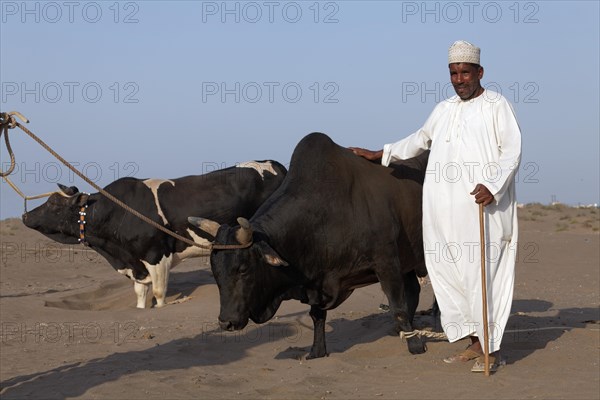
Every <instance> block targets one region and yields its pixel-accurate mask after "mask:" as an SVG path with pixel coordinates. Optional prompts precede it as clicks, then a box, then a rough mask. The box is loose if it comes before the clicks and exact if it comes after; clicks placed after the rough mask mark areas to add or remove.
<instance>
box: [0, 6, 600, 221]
mask: <svg viewBox="0 0 600 400" xmlns="http://www.w3.org/2000/svg"><path fill="white" fill-rule="evenodd" d="M0 11H1V25H0V36H1V37H0V46H1V47H0V82H1V87H0V108H1V109H2V111H8V110H18V111H21V112H22V113H23V114H24V115H26V116H27V117H28V118H29V119H30V120H31V123H30V124H29V128H30V129H31V130H32V131H33V132H35V133H37V134H38V135H40V136H41V137H42V138H43V139H44V140H45V141H46V142H47V143H48V144H50V145H51V146H52V147H54V148H55V149H56V150H57V151H58V152H59V153H60V154H61V155H63V156H64V157H65V158H66V159H67V160H69V161H72V162H74V163H75V164H76V165H77V166H78V167H79V168H81V169H82V170H83V171H84V172H85V173H87V174H88V175H90V177H91V178H92V179H94V180H95V181H96V182H97V183H98V184H100V185H101V186H104V185H106V184H108V183H110V182H111V181H113V180H114V179H116V178H119V177H122V176H128V175H133V176H136V177H139V178H147V177H164V178H174V177H179V176H184V175H190V174H201V173H205V172H209V171H211V170H214V169H216V168H221V167H228V166H232V165H235V164H236V163H238V162H243V161H247V160H252V159H275V160H278V161H280V162H281V163H283V164H285V165H287V164H288V163H289V159H290V156H291V154H292V151H293V149H294V146H295V145H296V143H297V142H298V141H299V140H300V139H301V138H302V137H303V136H304V135H306V134H307V133H309V132H312V131H321V132H325V133H327V134H329V135H330V136H331V137H332V138H333V139H334V140H335V141H336V142H337V143H339V144H341V145H344V146H360V147H367V148H372V149H380V148H381V147H382V145H383V144H384V143H390V142H394V141H396V140H398V139H400V138H402V137H404V136H407V135H408V134H410V133H412V132H413V131H415V130H417V129H418V128H419V127H420V126H421V125H422V124H423V123H424V121H425V119H426V118H427V116H428V115H429V113H430V112H431V111H432V109H433V107H434V106H435V104H436V103H437V102H438V101H440V100H443V99H444V98H446V97H449V96H450V95H453V94H454V93H453V90H452V88H451V87H450V86H448V80H449V76H448V69H447V49H448V47H449V46H450V45H451V44H452V43H453V42H454V41H455V40H459V39H464V40H468V41H470V42H472V43H475V44H476V45H478V46H479V47H481V49H482V53H481V60H482V61H481V63H482V65H483V66H484V68H485V75H484V78H483V80H482V82H483V84H484V86H485V87H487V88H489V89H493V90H496V91H500V92H501V93H502V94H503V95H504V96H505V97H506V98H507V99H508V100H509V101H510V102H511V103H512V104H513V106H514V108H515V111H516V114H517V118H518V121H519V124H520V126H521V130H522V135H523V157H522V163H521V168H520V170H519V174H518V176H517V196H518V200H519V201H520V202H525V203H527V202H535V201H538V202H542V203H548V202H550V201H551V199H552V196H555V197H556V200H558V201H562V202H565V203H569V204H575V205H576V204H579V203H582V204H589V203H598V202H599V197H600V194H599V191H600V190H599V181H600V178H599V170H600V166H599V152H600V143H599V137H600V126H599V109H600V104H599V93H600V83H599V75H600V73H599V72H600V67H599V39H598V38H599V37H600V33H599V14H600V10H599V2H597V1H580V2H577V1H569V2H566V1H564V2H563V1H519V2H517V1H497V2H488V1H473V2H461V1H459V2H436V1H431V2H422V1H332V2H328V1H319V2H317V1H296V2H293V1H256V2H245V1H227V2H223V1H181V2H177V1H169V2H166V1H121V2H116V1H96V2H87V1H82V2H79V1H74V2H62V1H56V2H42V1H29V2H22V1H1V2H0ZM11 139H12V144H13V147H14V150H15V152H16V156H17V170H16V173H15V174H14V175H13V176H12V178H13V181H15V182H16V183H17V184H18V185H19V186H21V187H22V189H23V190H24V191H25V192H26V193H27V194H38V193H42V192H46V191H49V190H53V189H54V188H55V187H56V183H57V182H60V183H63V184H66V185H76V186H78V187H79V188H80V189H81V190H86V191H90V190H91V188H90V187H89V186H88V185H87V184H85V183H84V182H82V181H81V180H80V179H79V178H77V177H74V176H73V175H72V173H70V172H69V171H68V170H67V168H66V167H64V166H62V165H60V164H58V162H57V161H56V160H54V159H53V158H52V157H51V156H50V155H48V154H46V153H45V152H44V151H43V150H42V149H41V148H39V147H38V145H37V144H35V143H34V142H33V141H32V140H31V139H29V138H27V137H25V136H24V135H23V134H21V133H19V132H17V131H12V132H11ZM1 146H2V151H1V152H0V157H1V158H0V162H1V163H2V169H6V168H7V166H8V164H7V161H8V158H7V153H6V150H5V149H4V144H3V143H2V145H1ZM0 191H1V193H0V196H1V197H0V200H1V209H0V218H7V217H14V216H19V215H20V214H21V213H22V211H23V205H22V200H21V199H20V198H19V197H18V196H17V195H16V194H15V193H14V192H13V191H12V190H11V189H10V188H9V187H8V186H7V185H6V184H5V183H4V182H2V183H1V184H0ZM40 203H41V201H39V200H38V201H34V202H32V204H31V205H30V207H32V206H33V205H37V204H40Z"/></svg>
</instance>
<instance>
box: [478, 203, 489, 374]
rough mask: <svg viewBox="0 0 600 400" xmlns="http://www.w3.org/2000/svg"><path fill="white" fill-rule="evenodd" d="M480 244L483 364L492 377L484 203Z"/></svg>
mask: <svg viewBox="0 0 600 400" xmlns="http://www.w3.org/2000/svg"><path fill="white" fill-rule="evenodd" d="M479 242H480V244H481V301H482V303H483V362H484V364H485V367H484V373H485V376H490V345H489V334H488V306H487V282H486V273H485V230H484V224H483V203H479Z"/></svg>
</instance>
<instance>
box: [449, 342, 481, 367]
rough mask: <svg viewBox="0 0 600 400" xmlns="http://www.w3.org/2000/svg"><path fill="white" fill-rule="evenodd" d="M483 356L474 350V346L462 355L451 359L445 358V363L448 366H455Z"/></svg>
mask: <svg viewBox="0 0 600 400" xmlns="http://www.w3.org/2000/svg"><path fill="white" fill-rule="evenodd" d="M481 356H483V354H482V353H481V352H479V351H475V350H473V348H472V346H469V347H467V348H466V349H465V350H464V351H462V352H461V353H458V354H455V355H453V356H450V357H446V358H444V362H445V363H447V364H455V363H459V362H467V361H471V360H475V359H476V358H478V357H481Z"/></svg>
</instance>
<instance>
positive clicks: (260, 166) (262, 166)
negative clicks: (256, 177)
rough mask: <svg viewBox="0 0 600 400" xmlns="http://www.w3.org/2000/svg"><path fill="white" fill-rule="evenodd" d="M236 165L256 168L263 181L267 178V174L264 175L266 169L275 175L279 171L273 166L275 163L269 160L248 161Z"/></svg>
mask: <svg viewBox="0 0 600 400" xmlns="http://www.w3.org/2000/svg"><path fill="white" fill-rule="evenodd" d="M236 167H238V168H253V169H254V170H256V172H258V173H259V174H260V176H261V178H262V179H263V181H264V180H265V175H264V174H265V171H269V172H270V173H272V174H273V175H277V171H275V169H274V168H273V164H271V162H270V161H267V162H256V161H247V162H243V163H239V164H238V165H236Z"/></svg>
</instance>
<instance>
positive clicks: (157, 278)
mask: <svg viewBox="0 0 600 400" xmlns="http://www.w3.org/2000/svg"><path fill="white" fill-rule="evenodd" d="M140 261H141V262H142V263H143V264H144V266H145V267H146V269H147V270H148V272H149V273H150V277H151V279H152V294H153V295H154V298H155V299H156V307H162V306H164V305H165V297H166V295H167V286H168V284H169V270H170V269H171V265H172V264H173V255H172V254H171V255H169V256H163V258H162V259H161V260H160V261H159V262H158V264H156V265H152V264H150V263H148V262H147V261H144V260H140Z"/></svg>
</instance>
